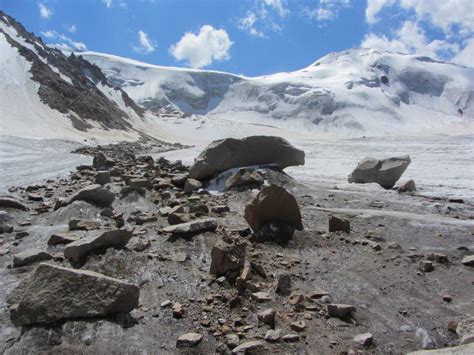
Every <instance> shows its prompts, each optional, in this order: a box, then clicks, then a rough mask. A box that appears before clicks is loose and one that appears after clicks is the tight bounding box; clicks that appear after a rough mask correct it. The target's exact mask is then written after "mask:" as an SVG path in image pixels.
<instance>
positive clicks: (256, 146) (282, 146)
mask: <svg viewBox="0 0 474 355" xmlns="http://www.w3.org/2000/svg"><path fill="white" fill-rule="evenodd" d="M304 155H305V154H304V152H303V151H302V150H299V149H297V148H295V147H294V146H292V145H291V144H290V143H289V142H288V141H287V140H286V139H283V138H280V137H273V136H251V137H246V138H243V139H235V138H227V139H222V140H217V141H214V142H212V143H211V144H209V145H208V146H207V147H206V148H205V149H204V150H203V151H202V153H201V154H199V156H198V157H197V158H196V159H195V160H194V165H193V166H192V167H191V169H190V170H189V177H190V178H192V179H196V180H204V179H209V178H212V177H213V176H215V175H217V174H219V173H221V172H223V171H226V170H229V169H231V168H238V167H245V166H251V165H258V164H275V165H277V166H278V167H279V168H280V169H284V168H286V167H288V166H295V165H304Z"/></svg>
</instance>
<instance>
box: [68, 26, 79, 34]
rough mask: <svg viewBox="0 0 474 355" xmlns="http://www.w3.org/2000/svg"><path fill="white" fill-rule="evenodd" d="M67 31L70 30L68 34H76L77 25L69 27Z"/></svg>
mask: <svg viewBox="0 0 474 355" xmlns="http://www.w3.org/2000/svg"><path fill="white" fill-rule="evenodd" d="M66 29H67V30H68V32H71V33H76V32H77V27H76V25H71V26H68V27H67V28H66Z"/></svg>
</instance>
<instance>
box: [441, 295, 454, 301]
mask: <svg viewBox="0 0 474 355" xmlns="http://www.w3.org/2000/svg"><path fill="white" fill-rule="evenodd" d="M452 300H453V298H452V297H451V296H450V295H443V301H444V302H448V303H450V302H451V301H452Z"/></svg>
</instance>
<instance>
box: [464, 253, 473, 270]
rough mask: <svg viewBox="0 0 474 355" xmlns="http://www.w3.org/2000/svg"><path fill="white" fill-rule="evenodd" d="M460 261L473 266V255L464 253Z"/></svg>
mask: <svg viewBox="0 0 474 355" xmlns="http://www.w3.org/2000/svg"><path fill="white" fill-rule="evenodd" d="M461 263H462V264H463V265H466V266H471V267H474V255H466V256H465V257H464V258H463V259H462V261H461Z"/></svg>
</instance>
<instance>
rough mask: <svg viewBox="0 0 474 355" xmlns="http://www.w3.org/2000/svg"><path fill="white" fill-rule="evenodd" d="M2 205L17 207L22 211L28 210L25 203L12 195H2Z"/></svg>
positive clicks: (0, 203)
mask: <svg viewBox="0 0 474 355" xmlns="http://www.w3.org/2000/svg"><path fill="white" fill-rule="evenodd" d="M0 207H3V208H15V209H17V210H22V211H27V210H28V207H26V206H25V205H24V204H23V203H21V202H20V201H18V200H17V199H16V198H14V197H10V196H0Z"/></svg>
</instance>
